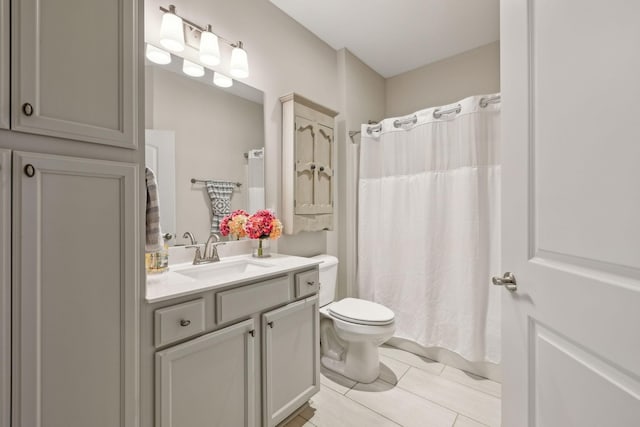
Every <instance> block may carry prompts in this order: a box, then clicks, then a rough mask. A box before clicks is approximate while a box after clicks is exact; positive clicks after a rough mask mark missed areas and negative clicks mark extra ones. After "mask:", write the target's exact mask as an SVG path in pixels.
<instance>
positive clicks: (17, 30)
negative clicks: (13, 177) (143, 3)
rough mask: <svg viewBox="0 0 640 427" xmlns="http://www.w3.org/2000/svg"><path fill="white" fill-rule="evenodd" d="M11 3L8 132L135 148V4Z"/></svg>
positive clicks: (92, 0) (123, 0)
mask: <svg viewBox="0 0 640 427" xmlns="http://www.w3.org/2000/svg"><path fill="white" fill-rule="evenodd" d="M3 1H4V3H5V4H6V3H7V2H8V0H3ZM11 6H12V10H11V12H12V20H11V29H12V34H11V42H12V45H11V46H12V49H11V52H12V60H11V66H12V74H11V78H12V95H11V98H12V101H11V128H12V129H13V130H17V131H20V132H28V133H34V134H41V135H49V136H55V137H60V138H66V139H74V140H80V141H84V142H94V143H99V144H107V145H114V146H118V147H125V148H136V147H137V143H138V142H137V134H138V131H137V124H136V120H135V116H136V114H137V110H138V107H137V103H138V99H137V98H138V97H137V94H138V90H137V80H138V71H137V63H138V60H137V56H136V55H137V52H138V49H137V45H138V38H137V32H136V28H137V25H136V24H137V21H138V20H139V17H138V13H137V11H138V2H136V1H135V0H119V1H114V0H110V1H104V0H84V1H75V2H56V1H44V0H14V1H12V3H11ZM3 23H4V22H3ZM5 28H6V27H5V26H4V25H3V26H2V31H3V33H2V40H1V42H0V43H1V44H2V45H5V46H4V47H5V48H6V43H7V39H6V38H5V33H4V32H5V31H6V30H5ZM1 52H2V48H0V53H1ZM5 80H6V79H5ZM5 83H6V81H5ZM1 95H2V93H0V99H1V98H2V96H1Z"/></svg>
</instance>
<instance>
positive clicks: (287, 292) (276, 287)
mask: <svg viewBox="0 0 640 427" xmlns="http://www.w3.org/2000/svg"><path fill="white" fill-rule="evenodd" d="M290 299H291V286H290V283H289V276H282V277H278V278H275V279H271V280H265V281H264V282H260V283H256V284H252V285H246V286H241V287H239V288H235V289H231V290H229V291H223V292H218V293H217V294H216V322H218V323H225V322H229V321H231V320H234V319H239V318H240V317H242V316H247V315H249V314H254V313H258V312H260V311H262V310H264V309H265V308H269V307H273V306H275V305H278V304H283V303H286V302H288V301H289V300H290Z"/></svg>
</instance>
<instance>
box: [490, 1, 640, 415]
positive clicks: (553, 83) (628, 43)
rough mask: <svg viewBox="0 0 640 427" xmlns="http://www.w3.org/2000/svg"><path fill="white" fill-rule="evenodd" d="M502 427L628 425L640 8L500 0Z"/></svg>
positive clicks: (637, 209) (637, 275)
mask: <svg viewBox="0 0 640 427" xmlns="http://www.w3.org/2000/svg"><path fill="white" fill-rule="evenodd" d="M501 61H502V70H501V75H502V82H501V85H502V88H501V89H502V100H503V101H502V115H503V117H502V119H503V138H502V141H503V149H502V150H503V151H502V154H503V156H502V165H503V166H502V168H503V169H502V171H503V181H502V182H503V195H502V200H503V207H502V220H503V233H502V235H503V241H502V244H503V247H502V251H503V266H504V269H505V270H508V271H511V272H513V273H514V274H515V277H516V280H517V290H515V291H513V292H509V291H508V290H507V289H505V291H504V295H503V339H502V342H503V370H504V384H503V393H502V395H503V404H502V408H503V424H502V425H503V426H504V427H524V426H539V427H571V426H576V427H578V426H579V427H590V426H593V427H603V426H616V427H626V426H629V427H631V426H639V425H640V125H639V124H638V123H639V122H640V103H639V102H638V99H640V2H638V1H629V0H610V1H606V2H604V1H595V0H588V1H585V0H503V1H502V2H501Z"/></svg>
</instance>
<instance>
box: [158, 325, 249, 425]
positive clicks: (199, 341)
mask: <svg viewBox="0 0 640 427" xmlns="http://www.w3.org/2000/svg"><path fill="white" fill-rule="evenodd" d="M252 330H254V321H253V320H252V319H250V320H245V321H244V322H241V323H238V324H235V325H233V326H229V327H227V328H224V329H221V330H219V331H216V332H213V333H210V334H208V335H204V336H202V337H200V338H196V339H194V340H191V341H188V342H186V343H184V344H180V345H176V346H174V347H171V348H169V349H167V350H163V351H160V352H158V353H156V426H159V427H202V426H209V427H230V426H237V427H242V426H244V427H253V426H254V425H255V418H254V416H255V415H254V397H255V371H254V366H255V365H254V357H255V351H256V347H255V345H256V344H255V342H254V341H255V340H256V339H257V338H255V337H254V335H255V331H254V332H253V333H250V331H252Z"/></svg>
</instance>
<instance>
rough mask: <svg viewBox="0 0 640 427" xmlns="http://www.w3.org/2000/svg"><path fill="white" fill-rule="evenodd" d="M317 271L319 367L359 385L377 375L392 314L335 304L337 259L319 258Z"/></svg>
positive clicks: (367, 305) (357, 302)
mask: <svg viewBox="0 0 640 427" xmlns="http://www.w3.org/2000/svg"><path fill="white" fill-rule="evenodd" d="M313 258H314V259H317V260H320V261H322V263H321V264H320V265H319V269H320V343H321V344H320V347H321V358H320V360H321V362H322V365H323V366H324V367H325V368H327V369H330V370H332V371H335V372H337V373H339V374H341V375H344V376H345V377H347V378H351V379H352V380H354V381H357V382H360V383H371V382H373V381H375V380H376V378H378V375H379V374H380V361H379V357H378V347H379V346H380V345H381V344H382V343H384V342H385V341H387V340H388V339H389V338H391V337H392V336H393V333H394V331H395V329H396V328H395V323H394V317H395V316H394V314H393V311H391V310H390V309H388V308H387V307H385V306H383V305H380V304H376V303H374V302H371V301H365V300H362V299H357V298H345V299H342V300H340V301H334V300H335V295H336V281H337V276H338V259H337V258H336V257H333V256H330V255H318V256H316V257H313Z"/></svg>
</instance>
